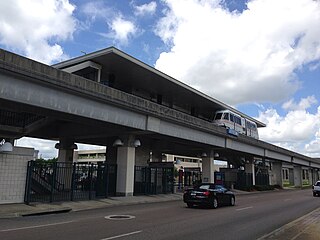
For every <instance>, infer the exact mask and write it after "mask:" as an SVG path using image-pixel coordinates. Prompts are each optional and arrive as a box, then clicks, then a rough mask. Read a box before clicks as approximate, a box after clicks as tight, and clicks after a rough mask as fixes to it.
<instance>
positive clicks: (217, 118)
mask: <svg viewBox="0 0 320 240" xmlns="http://www.w3.org/2000/svg"><path fill="white" fill-rule="evenodd" d="M221 118H222V113H217V114H216V116H215V117H214V120H219V119H221Z"/></svg>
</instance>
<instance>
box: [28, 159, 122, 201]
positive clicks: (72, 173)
mask: <svg viewBox="0 0 320 240" xmlns="http://www.w3.org/2000/svg"><path fill="white" fill-rule="evenodd" d="M116 173H117V166H116V165H111V164H106V162H101V163H99V164H83V163H60V162H54V163H46V162H43V161H42V162H36V161H29V162H28V170H27V181H26V191H25V200H24V201H25V202H26V203H27V204H29V203H30V202H57V201H78V200H91V199H95V198H99V197H101V198H105V197H108V196H114V195H115V190H116V178H117V176H116Z"/></svg>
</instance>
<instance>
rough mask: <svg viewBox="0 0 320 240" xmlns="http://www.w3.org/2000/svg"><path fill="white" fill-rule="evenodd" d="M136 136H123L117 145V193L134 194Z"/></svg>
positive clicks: (121, 194) (119, 194) (122, 194)
mask: <svg viewBox="0 0 320 240" xmlns="http://www.w3.org/2000/svg"><path fill="white" fill-rule="evenodd" d="M134 142H135V138H134V136H122V137H121V145H118V146H115V147H117V148H118V149H117V189H116V192H117V195H118V196H132V195H133V191H134V189H133V188H134V170H135V169H134V166H135V152H136V151H135V147H136V146H135V144H134Z"/></svg>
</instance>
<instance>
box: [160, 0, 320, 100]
mask: <svg viewBox="0 0 320 240" xmlns="http://www.w3.org/2000/svg"><path fill="white" fill-rule="evenodd" d="M163 3H164V4H166V5H167V9H166V10H164V12H163V14H164V17H163V18H161V19H160V20H159V22H158V25H157V28H156V31H155V32H156V34H157V35H158V36H159V37H160V38H161V39H162V40H163V41H164V42H165V43H166V44H167V45H168V46H170V51H168V52H163V53H161V54H160V57H159V59H158V60H157V62H156V68H158V69H160V70H161V71H163V72H165V73H167V74H169V75H171V76H173V77H176V78H177V79H179V80H182V81H184V82H186V83H187V84H190V85H192V86H193V87H195V88H197V89H198V90H200V91H203V92H205V93H207V94H209V95H211V96H213V97H215V98H217V99H219V100H222V101H224V102H227V103H229V104H232V105H233V104H239V103H248V102H266V101H271V102H277V101H281V100H284V99H287V98H288V97H290V96H291V95H292V94H293V93H294V92H295V91H296V90H297V89H299V87H300V84H301V83H300V81H299V79H297V76H296V75H295V73H294V71H295V70H297V69H299V68H301V67H302V66H304V65H305V64H308V63H313V66H315V65H317V64H316V63H317V62H318V61H319V59H320V28H319V25H320V18H319V17H318V16H319V15H320V2H319V1H312V0H282V1H279V0H268V1H265V0H252V1H250V2H249V3H248V4H247V7H248V9H247V10H245V11H243V12H242V13H239V12H230V11H228V10H227V9H226V8H225V7H223V5H224V4H223V1H222V0H221V1H219V0H215V1H200V0H163Z"/></svg>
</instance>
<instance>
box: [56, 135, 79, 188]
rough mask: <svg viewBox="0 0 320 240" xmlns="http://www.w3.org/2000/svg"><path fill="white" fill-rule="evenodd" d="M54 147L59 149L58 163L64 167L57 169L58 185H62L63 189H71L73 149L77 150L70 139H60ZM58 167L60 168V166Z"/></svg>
mask: <svg viewBox="0 0 320 240" xmlns="http://www.w3.org/2000/svg"><path fill="white" fill-rule="evenodd" d="M55 147H56V148H57V149H59V152H58V163H61V164H62V163H64V167H62V168H58V169H57V170H58V172H57V173H56V179H57V180H58V182H59V183H61V184H63V186H64V189H71V188H72V186H71V185H72V171H73V169H72V163H73V151H74V149H77V145H76V144H74V141H73V140H72V139H68V138H62V139H60V142H59V143H57V144H56V146H55ZM58 166H60V164H59V165H58Z"/></svg>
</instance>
